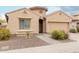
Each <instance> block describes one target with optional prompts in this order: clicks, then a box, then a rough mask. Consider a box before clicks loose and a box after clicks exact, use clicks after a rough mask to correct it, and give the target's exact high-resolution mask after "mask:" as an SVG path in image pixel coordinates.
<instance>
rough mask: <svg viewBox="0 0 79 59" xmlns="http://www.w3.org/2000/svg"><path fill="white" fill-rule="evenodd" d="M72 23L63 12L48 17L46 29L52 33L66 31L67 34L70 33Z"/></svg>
mask: <svg viewBox="0 0 79 59" xmlns="http://www.w3.org/2000/svg"><path fill="white" fill-rule="evenodd" d="M60 13H61V14H60ZM70 22H71V18H69V17H68V16H67V15H65V14H64V13H62V12H56V13H54V14H51V15H48V16H47V27H46V29H47V32H51V31H53V30H64V31H65V32H69V29H70Z"/></svg>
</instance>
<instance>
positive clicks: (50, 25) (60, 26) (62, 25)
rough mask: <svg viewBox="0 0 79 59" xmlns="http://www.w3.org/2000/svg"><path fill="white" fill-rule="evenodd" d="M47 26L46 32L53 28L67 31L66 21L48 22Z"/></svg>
mask: <svg viewBox="0 0 79 59" xmlns="http://www.w3.org/2000/svg"><path fill="white" fill-rule="evenodd" d="M47 28H48V32H51V31H53V30H63V31H65V32H68V31H69V24H68V23H55V22H54V23H53V22H49V23H48V27H47Z"/></svg>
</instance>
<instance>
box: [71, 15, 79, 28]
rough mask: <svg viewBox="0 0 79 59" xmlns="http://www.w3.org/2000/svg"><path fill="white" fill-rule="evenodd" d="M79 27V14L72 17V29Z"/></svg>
mask: <svg viewBox="0 0 79 59" xmlns="http://www.w3.org/2000/svg"><path fill="white" fill-rule="evenodd" d="M77 26H79V14H75V15H72V23H71V28H74V29H76V27H77Z"/></svg>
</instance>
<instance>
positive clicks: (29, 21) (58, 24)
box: [5, 6, 71, 34]
mask: <svg viewBox="0 0 79 59" xmlns="http://www.w3.org/2000/svg"><path fill="white" fill-rule="evenodd" d="M47 11H48V9H47V8H45V7H40V6H36V7H31V8H28V9H27V8H22V9H18V10H15V11H12V12H8V13H6V14H5V16H6V20H7V23H8V27H7V28H8V29H9V30H10V31H11V33H12V34H16V33H17V30H32V33H48V32H51V31H53V30H63V31H65V32H68V31H69V25H70V22H71V17H69V16H68V15H67V14H65V13H64V12H62V11H58V12H55V13H51V14H49V15H46V12H47Z"/></svg>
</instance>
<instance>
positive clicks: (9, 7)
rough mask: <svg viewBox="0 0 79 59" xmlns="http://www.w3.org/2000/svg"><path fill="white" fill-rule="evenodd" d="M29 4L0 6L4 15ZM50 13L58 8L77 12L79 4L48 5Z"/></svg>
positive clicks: (0, 10) (0, 12)
mask: <svg viewBox="0 0 79 59" xmlns="http://www.w3.org/2000/svg"><path fill="white" fill-rule="evenodd" d="M23 7H26V8H28V7H27V6H0V15H4V14H5V13H6V12H10V11H13V10H16V9H19V8H23ZM47 8H48V13H51V12H54V11H57V10H63V11H65V12H68V13H71V14H72V13H75V12H78V11H79V6H48V7H47Z"/></svg>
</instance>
